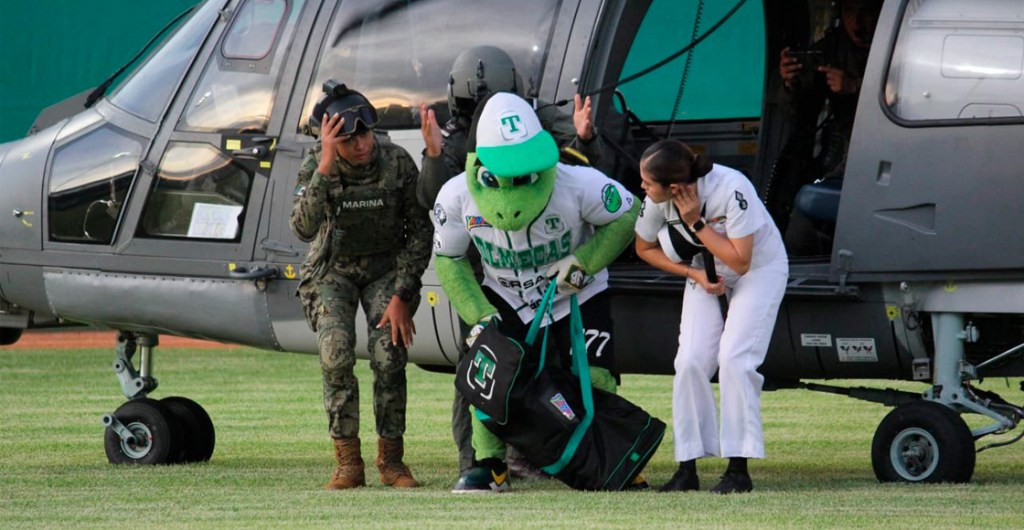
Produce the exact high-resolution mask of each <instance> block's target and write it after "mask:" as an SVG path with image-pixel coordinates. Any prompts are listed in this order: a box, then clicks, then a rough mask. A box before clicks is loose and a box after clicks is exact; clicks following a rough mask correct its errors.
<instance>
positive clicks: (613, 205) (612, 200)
mask: <svg viewBox="0 0 1024 530" xmlns="http://www.w3.org/2000/svg"><path fill="white" fill-rule="evenodd" d="M601 202H603V203H604V209H605V210H608V212H610V213H615V212H617V211H619V209H620V208H622V196H621V195H619V188H618V187H616V186H615V184H605V185H604V188H602V189H601Z"/></svg>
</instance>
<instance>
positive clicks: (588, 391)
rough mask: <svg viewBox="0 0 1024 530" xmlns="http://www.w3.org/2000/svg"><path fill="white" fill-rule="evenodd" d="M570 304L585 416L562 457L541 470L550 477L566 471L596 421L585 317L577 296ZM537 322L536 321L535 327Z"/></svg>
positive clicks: (571, 334) (576, 371) (576, 370)
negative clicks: (584, 332)
mask: <svg viewBox="0 0 1024 530" xmlns="http://www.w3.org/2000/svg"><path fill="white" fill-rule="evenodd" d="M553 287H554V285H552V288H549V291H550V290H553ZM569 304H570V306H571V309H570V316H569V319H570V320H569V340H570V342H571V344H572V371H573V372H574V374H575V375H576V376H577V377H579V379H580V395H581V396H582V398H583V408H584V410H585V414H584V415H583V419H582V420H581V421H580V424H579V425H577V426H576V430H575V431H573V433H572V436H570V437H569V443H567V444H565V449H564V450H563V451H562V456H561V457H559V458H558V460H557V461H555V463H553V464H551V465H548V466H544V467H543V468H541V470H542V471H544V472H545V473H547V474H549V475H557V474H558V473H559V472H560V471H562V469H565V466H566V465H568V464H569V461H570V460H572V457H573V455H575V454H576V449H577V448H579V445H580V441H581V440H582V439H583V436H584V435H585V434H586V433H587V429H589V428H590V424H591V423H592V422H593V421H594V390H593V387H591V382H590V363H589V362H587V344H586V340H584V336H583V317H582V316H580V303H579V300H577V299H576V295H572V298H571V299H570V300H569ZM550 309H551V308H550V307H549V308H548V310H549V311H550ZM536 322H537V321H536V320H534V324H535V325H536ZM531 329H532V328H531ZM545 338H546V337H545Z"/></svg>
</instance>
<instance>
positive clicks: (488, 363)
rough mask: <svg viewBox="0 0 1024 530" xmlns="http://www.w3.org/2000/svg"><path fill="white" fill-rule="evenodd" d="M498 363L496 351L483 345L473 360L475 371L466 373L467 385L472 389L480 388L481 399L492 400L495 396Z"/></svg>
mask: <svg viewBox="0 0 1024 530" xmlns="http://www.w3.org/2000/svg"><path fill="white" fill-rule="evenodd" d="M497 366H498V361H497V359H496V357H495V355H494V351H492V350H491V349H490V348H488V347H487V346H486V345H481V347H480V349H479V350H477V352H476V357H474V358H473V369H472V370H468V371H467V372H466V379H467V381H466V382H467V383H469V386H470V387H471V388H477V387H479V388H480V397H482V398H484V399H491V396H492V395H493V394H494V371H495V369H496V368H497Z"/></svg>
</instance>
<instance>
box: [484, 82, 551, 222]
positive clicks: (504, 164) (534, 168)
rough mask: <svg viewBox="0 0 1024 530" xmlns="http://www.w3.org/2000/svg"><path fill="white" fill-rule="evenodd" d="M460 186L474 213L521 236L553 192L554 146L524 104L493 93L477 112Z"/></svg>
mask: <svg viewBox="0 0 1024 530" xmlns="http://www.w3.org/2000/svg"><path fill="white" fill-rule="evenodd" d="M467 151H469V154H468V155H467V157H466V180H467V183H468V184H469V192H470V195H471V196H472V197H473V201H474V202H475V203H476V205H477V208H479V209H480V213H482V214H483V216H484V219H486V220H487V222H488V223H490V224H491V226H493V227H495V228H497V229H499V230H509V231H515V230H521V229H523V228H525V227H526V226H527V225H528V224H529V223H530V222H531V221H533V220H534V219H536V218H537V216H539V215H540V213H541V212H542V211H544V207H545V206H547V203H548V199H550V198H551V192H552V191H553V190H554V188H555V166H556V165H557V164H558V146H557V145H555V139H554V138H552V137H551V134H550V133H548V132H547V131H545V130H544V129H543V128H542V127H541V125H540V120H539V119H537V114H536V113H535V112H534V111H533V108H532V107H531V106H530V104H529V103H527V102H526V101H525V100H523V99H522V98H520V97H519V96H517V95H515V94H510V93H508V92H497V93H495V94H493V95H491V96H490V97H489V98H488V99H486V100H484V101H483V102H481V104H480V105H479V106H478V107H477V112H476V116H475V117H474V119H473V126H472V128H471V129H470V132H469V145H467Z"/></svg>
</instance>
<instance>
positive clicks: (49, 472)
mask: <svg viewBox="0 0 1024 530" xmlns="http://www.w3.org/2000/svg"><path fill="white" fill-rule="evenodd" d="M112 361H113V348H111V349H110V350H109V351H106V350H81V351H51V350H0V528H5V529H7V528H68V527H74V528H100V527H104V528H110V527H116V528H126V527H135V528H153V527H156V528H196V527H202V528H281V527H288V528H294V527H343V528H399V527H416V528H461V527H466V528H481V527H490V526H499V527H515V528H527V527H532V528H580V527H586V528H629V527H632V528H668V527H700V528H732V527H756V528H765V527H768V528H773V527H785V528H876V527H879V526H880V525H885V526H886V527H887V528H901V529H902V528H927V529H935V528H1020V527H1021V519H1022V516H1024V507H1022V501H1024V493H1022V490H1024V488H1022V484H1024V452H1022V449H1024V447H1022V446H1021V445H1017V446H1010V447H1006V448H998V449H993V450H990V451H986V452H983V453H981V454H979V455H978V464H977V468H976V471H975V473H974V480H973V482H972V483H971V484H965V485H908V484H884V485H883V484H879V483H878V482H877V481H876V480H875V478H874V474H873V473H872V471H871V462H870V457H869V451H870V444H871V437H872V435H873V433H874V430H875V427H876V426H877V425H878V422H879V421H880V420H881V418H882V417H883V416H884V415H885V413H886V412H887V410H888V409H886V408H885V407H883V406H881V405H876V404H871V403H864V402H859V401H855V400H852V399H849V398H845V397H841V396H834V395H827V394H817V393H811V392H806V391H781V392H769V393H765V394H764V403H763V410H764V421H765V436H766V443H767V451H768V458H767V459H766V460H763V461H753V462H751V472H752V474H753V477H754V483H755V488H756V489H755V491H754V492H753V493H752V494H749V495H739V496H727V497H718V496H714V495H711V494H709V493H706V492H699V493H690V494H659V493H656V492H653V491H647V492H623V493H581V492H574V491H571V490H569V489H568V488H566V487H564V486H563V485H561V483H559V482H557V481H555V480H539V481H528V482H518V483H515V485H514V488H515V491H514V493H512V494H509V495H496V496H468V497H467V496H456V495H453V494H451V493H449V489H450V488H451V486H452V484H453V483H454V481H455V479H456V474H457V462H456V454H455V450H454V447H453V444H452V442H451V438H450V429H449V414H450V407H451V395H452V382H451V376H446V375H439V374H432V373H427V372H425V371H422V370H420V369H418V368H410V370H409V387H410V388H409V396H410V399H409V414H408V417H409V425H408V430H407V433H406V462H407V463H408V464H409V465H410V467H411V468H412V470H413V471H414V473H415V475H416V477H417V478H418V479H419V480H421V481H422V482H423V483H424V487H423V488H419V489H416V490H410V491H397V490H392V489H389V488H385V487H382V486H380V485H379V484H378V483H377V473H376V470H375V469H371V468H367V480H368V481H370V484H371V485H370V487H368V488H362V489H360V490H355V491H347V492H325V491H323V490H321V489H320V488H321V485H322V484H323V483H324V482H325V481H326V479H327V478H328V476H329V474H330V472H331V470H332V469H333V458H332V453H331V445H330V441H329V439H328V436H327V428H326V420H325V416H324V413H323V410H322V400H321V396H320V375H319V366H318V360H317V358H316V357H314V356H307V355H292V354H276V353H270V352H263V351H257V350H248V349H233V350H195V351H192V350H174V349H170V348H161V349H160V350H159V351H158V355H157V357H156V360H155V363H154V366H155V368H156V375H157V376H158V378H159V379H160V381H161V384H162V386H161V387H160V388H159V389H158V390H157V392H155V393H154V395H153V397H155V398H160V397H165V396H169V395H185V396H188V397H190V398H192V399H194V400H196V401H198V402H199V403H201V404H202V405H203V406H204V407H206V409H207V410H208V411H209V413H210V416H211V417H212V418H213V420H214V423H215V424H216V426H217V448H216V451H215V453H214V456H213V459H212V460H211V461H210V462H209V463H205V464H198V465H180V466H158V467H130V466H113V465H110V464H108V463H107V460H106V456H105V455H104V451H103V436H102V435H103V427H102V426H101V424H100V417H101V416H102V415H103V414H105V413H108V412H111V411H113V410H114V409H116V408H117V407H118V406H119V405H120V404H121V402H122V401H123V399H121V396H120V392H119V390H118V386H117V383H116V379H115V377H114V375H113V372H112V370H111V369H110V366H111V363H112ZM358 375H359V378H360V381H361V382H362V389H363V403H362V406H363V424H362V432H363V433H364V436H363V446H364V453H366V454H365V455H364V456H368V457H369V458H371V459H372V457H373V456H374V455H373V451H374V450H375V446H376V443H375V442H376V441H375V437H374V435H373V428H372V426H373V418H372V413H371V412H370V397H369V390H370V384H371V383H370V382H371V376H370V373H369V369H368V367H367V364H366V362H365V361H360V362H359V365H358ZM853 384H861V383H858V382H854V383H853ZM876 385H883V386H891V385H890V384H888V383H885V382H882V383H877V382H876ZM1007 385H1009V386H1007ZM901 387H902V388H907V389H911V390H915V391H918V390H922V389H923V388H924V387H923V386H922V385H901ZM983 387H984V388H988V389H991V390H995V391H997V392H999V393H1001V394H1002V395H1003V396H1004V397H1005V398H1007V399H1008V400H1010V401H1011V402H1014V403H1021V402H1024V394H1022V393H1021V392H1020V390H1019V387H1018V381H1017V380H1011V381H1008V382H1007V381H1005V380H989V381H986V383H985V384H984V385H983ZM671 388H672V381H671V378H669V377H665V376H626V377H625V378H624V381H623V386H622V388H621V393H622V394H623V395H624V396H626V397H628V398H630V399H632V400H633V401H634V402H636V403H638V404H639V405H641V406H643V407H645V408H646V409H647V410H649V411H650V412H652V413H653V414H654V415H656V416H658V417H660V418H662V419H663V420H665V421H666V422H669V421H670V418H671V405H670V396H671ZM1004 438H1005V436H1004ZM983 442H984V441H983ZM671 448H672V440H671V433H669V434H668V435H667V436H666V439H665V441H664V443H663V444H662V446H661V447H660V448H659V450H658V452H657V454H656V455H655V456H654V458H653V459H652V461H651V463H650V464H649V465H648V469H647V471H646V473H645V474H646V477H647V478H648V480H649V481H650V482H651V483H652V484H654V485H655V486H657V485H660V484H662V483H664V482H665V481H666V480H668V478H669V476H670V475H671V474H672V472H673V471H674V469H675V463H674V462H673V459H672V450H671ZM371 467H372V466H371ZM723 467H724V462H723V461H722V460H720V459H710V460H703V461H701V462H700V465H699V469H700V472H701V478H702V480H703V482H704V485H705V487H709V486H711V485H713V484H714V482H715V481H716V479H717V476H718V474H720V473H721V471H722V469H723Z"/></svg>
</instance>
